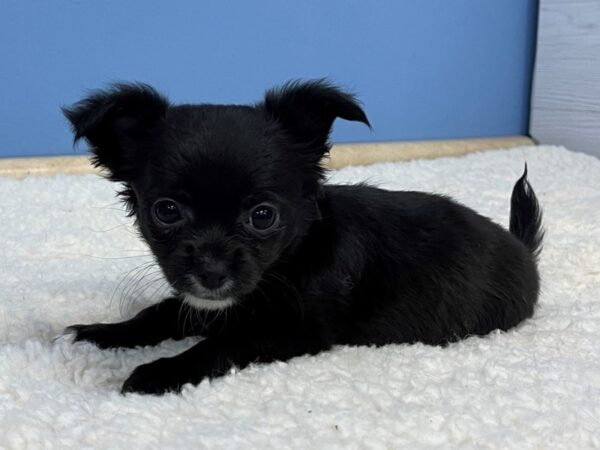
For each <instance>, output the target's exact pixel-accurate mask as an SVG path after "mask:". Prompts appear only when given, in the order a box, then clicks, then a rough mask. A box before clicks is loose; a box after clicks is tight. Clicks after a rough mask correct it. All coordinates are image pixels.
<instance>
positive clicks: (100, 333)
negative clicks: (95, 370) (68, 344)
mask: <svg viewBox="0 0 600 450" xmlns="http://www.w3.org/2000/svg"><path fill="white" fill-rule="evenodd" d="M62 336H65V337H71V340H72V341H73V342H79V341H86V342H91V343H92V344H95V345H96V346H98V347H100V348H113V347H126V346H128V345H127V343H126V342H125V341H124V340H123V337H122V333H121V330H120V329H119V327H118V324H105V323H94V324H90V325H71V326H70V327H67V328H65V331H64V332H63V334H62Z"/></svg>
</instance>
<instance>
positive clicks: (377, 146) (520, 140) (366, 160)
mask: <svg viewBox="0 0 600 450" xmlns="http://www.w3.org/2000/svg"><path fill="white" fill-rule="evenodd" d="M527 145H534V142H533V141H532V140H531V139H530V138H529V137H526V136H509V137H498V138H481V139H453V140H439V141H398V142H375V143H366V144H338V145H334V146H333V148H332V150H331V154H330V156H329V158H328V159H327V160H326V166H327V167H328V168H332V169H339V168H341V167H345V166H350V165H366V164H374V163H378V162H385V161H407V160H411V159H419V158H427V159H430V158H439V157H444V156H457V155H464V154H466V153H471V152H477V151H482V150H493V149H500V148H509V147H519V146H527ZM98 172H99V170H98V169H95V168H93V167H92V165H91V164H90V160H89V156H87V155H83V156H82V155H77V156H48V157H40V158H10V159H0V176H10V177H15V178H24V177H27V176H38V175H55V174H59V173H62V174H86V173H98Z"/></svg>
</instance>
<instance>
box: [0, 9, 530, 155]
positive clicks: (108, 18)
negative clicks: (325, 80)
mask: <svg viewBox="0 0 600 450" xmlns="http://www.w3.org/2000/svg"><path fill="white" fill-rule="evenodd" d="M536 14H537V5H536V1H535V0H494V1H492V0H411V1H408V0H407V1H400V0H386V1H383V0H382V1H373V2H370V1H366V0H362V1H349V0H345V1H342V0H339V1H327V0H303V1H294V2H289V1H288V2H286V1H281V0H254V1H218V0H214V1H213V0H210V1H194V0H186V1H183V0H180V1H173V2H167V1H162V2H158V1H151V0H147V1H141V0H129V1H126V0H102V1H92V0H90V1H83V0H77V1H67V0H64V1H48V0H1V3H0V156H9V155H44V154H61V153H66V154H69V153H72V152H73V150H72V147H71V136H70V134H69V132H68V127H67V125H66V122H65V120H64V119H63V118H62V116H61V114H60V111H59V106H60V105H64V104H70V103H72V102H74V101H76V100H77V99H79V98H80V97H81V96H82V94H84V92H85V90H86V89H89V88H97V87H102V86H104V85H105V84H106V83H107V82H108V81H115V80H141V81H145V82H148V83H151V84H153V85H155V86H156V87H157V88H159V90H161V91H163V92H164V93H166V94H167V95H168V96H170V97H171V99H172V100H173V101H175V102H220V103H227V102H236V103H244V102H254V101H256V100H258V99H260V97H261V96H262V93H263V92H264V90H265V89H266V88H268V87H270V86H272V85H274V84H279V83H281V82H283V81H286V80H288V79H290V78H300V77H301V78H314V77H323V76H327V77H331V78H332V79H334V80H336V81H337V82H339V83H340V84H342V85H343V86H345V87H347V88H350V89H352V90H354V91H355V92H357V93H358V94H359V97H360V99H361V100H362V101H363V103H364V104H365V107H366V109H367V113H368V115H369V118H370V120H371V123H372V124H373V128H374V129H373V132H369V130H368V129H366V128H365V127H362V126H360V125H357V124H348V123H342V122H341V121H340V122H338V123H337V124H336V126H335V132H334V136H333V137H334V140H335V141H338V142H340V141H343V142H349V141H384V140H396V139H434V138H450V137H473V136H490V135H510V134H526V133H527V129H528V115H529V90H530V77H531V69H532V62H533V52H534V40H535V23H536Z"/></svg>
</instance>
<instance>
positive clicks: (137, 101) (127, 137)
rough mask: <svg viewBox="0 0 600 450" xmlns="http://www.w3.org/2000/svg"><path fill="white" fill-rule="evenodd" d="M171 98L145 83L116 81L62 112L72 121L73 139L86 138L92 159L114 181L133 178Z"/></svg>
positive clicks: (144, 158) (144, 157) (145, 156)
mask: <svg viewBox="0 0 600 450" xmlns="http://www.w3.org/2000/svg"><path fill="white" fill-rule="evenodd" d="M168 107H169V103H168V101H167V100H166V99H165V98H164V97H162V96H161V95H160V94H158V92H156V91H155V90H154V89H153V88H151V87H150V86H148V85H145V84H141V83H140V84H137V83H135V84H115V85H113V86H112V87H111V88H110V89H107V90H100V91H96V92H94V93H93V94H92V95H90V96H89V97H87V98H84V99H83V100H81V101H79V102H78V103H75V104H74V105H73V106H71V107H68V108H62V111H63V114H64V115H65V117H66V118H67V119H68V120H69V121H70V122H71V126H72V129H73V133H74V135H75V139H74V142H77V141H78V140H79V139H81V138H84V139H85V140H86V141H87V142H88V144H89V145H90V147H91V148H90V150H91V151H92V153H93V154H94V158H93V160H92V161H93V163H94V165H95V166H101V167H104V168H106V169H108V170H109V177H110V178H111V179H112V180H115V181H131V179H132V178H133V177H134V176H135V173H136V172H137V171H138V170H139V169H140V163H141V162H142V161H144V160H146V158H147V157H148V155H146V154H144V152H147V151H148V150H149V147H150V146H151V145H150V144H151V143H150V142H147V141H148V140H150V139H151V138H150V136H151V135H152V130H153V129H154V128H155V127H156V126H157V125H158V124H159V122H160V121H161V120H162V119H163V118H164V116H165V113H166V111H167V108H168Z"/></svg>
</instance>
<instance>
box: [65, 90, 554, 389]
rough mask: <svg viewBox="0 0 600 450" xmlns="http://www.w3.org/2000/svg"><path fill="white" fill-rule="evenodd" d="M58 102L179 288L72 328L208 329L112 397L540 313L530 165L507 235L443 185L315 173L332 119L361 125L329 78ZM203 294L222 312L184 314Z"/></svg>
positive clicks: (438, 337)
mask: <svg viewBox="0 0 600 450" xmlns="http://www.w3.org/2000/svg"><path fill="white" fill-rule="evenodd" d="M65 114H66V116H67V118H68V119H69V120H70V121H71V123H72V126H73V130H74V132H75V139H76V140H77V139H79V138H85V139H86V140H87V141H88V142H89V144H90V146H91V149H92V152H93V154H94V156H95V161H96V163H97V164H98V165H99V166H102V167H104V168H106V169H107V170H108V176H109V177H110V178H111V179H112V180H115V181H119V182H122V183H123V184H124V191H123V192H124V196H125V200H126V202H127V204H128V207H129V208H130V210H131V212H132V214H134V215H135V217H136V220H137V224H138V226H139V228H140V231H141V233H142V235H143V237H144V238H145V239H146V241H147V242H148V244H149V246H150V248H151V249H152V251H153V253H154V255H155V256H156V259H157V261H158V263H159V264H160V266H161V268H162V270H163V272H164V274H165V276H166V277H167V279H168V280H169V282H170V283H171V285H172V286H173V289H174V294H173V296H172V297H171V298H168V299H166V300H164V301H163V302H161V303H160V304H158V305H156V306H152V307H150V308H147V309H145V310H143V311H142V312H140V313H139V314H138V315H137V316H136V317H134V318H133V319H131V320H128V321H125V322H121V323H116V324H94V325H77V326H74V327H71V328H70V331H71V332H73V333H75V335H76V336H75V338H76V340H86V341H90V342H94V343H96V344H97V345H98V346H100V347H101V348H109V347H134V346H140V345H153V344H156V343H158V342H160V341H162V340H164V339H168V338H174V339H180V338H183V337H185V336H188V335H202V336H205V337H206V339H205V340H203V341H201V342H200V343H198V344H196V345H195V346H194V347H192V348H191V349H189V350H188V351H186V352H184V353H182V354H180V355H177V356H174V357H172V358H164V359H160V360H158V361H155V362H153V363H150V364H146V365H143V366H140V367H138V368H137V369H136V370H135V371H134V372H133V373H132V375H131V376H130V377H129V379H128V380H127V381H126V382H125V384H124V385H123V392H142V393H162V392H165V391H177V390H179V389H180V388H181V386H182V385H183V384H184V383H188V382H190V383H198V382H200V381H201V380H202V379H203V378H205V377H217V376H221V375H223V374H225V373H227V372H228V371H229V370H230V369H231V367H232V366H237V367H240V368H241V367H244V366H247V365H248V364H250V363H252V362H270V361H274V360H286V359H289V358H292V357H294V356H299V355H304V354H315V353H318V352H321V351H324V350H327V349H329V348H331V347H332V346H333V345H338V344H346V345H384V344H388V343H413V342H424V343H427V344H433V345H443V344H446V343H448V342H451V341H455V340H457V339H460V338H464V337H467V336H470V335H483V334H486V333H489V332H490V331H492V330H495V329H500V330H508V329H509V328H511V327H514V326H515V325H517V324H519V323H520V322H521V321H522V320H524V319H526V318H528V317H530V316H531V315H532V314H533V310H534V305H535V303H536V300H537V297H538V291H539V279H538V273H537V269H536V263H535V260H536V256H537V255H538V253H539V249H540V245H541V239H542V231H541V213H540V209H539V206H538V203H537V200H536V197H535V195H534V193H533V190H532V189H531V186H529V183H528V182H527V179H526V173H524V174H523V176H522V177H521V178H520V179H519V181H518V182H517V184H516V185H515V188H514V191H513V194H512V208H511V219H510V224H511V225H510V230H511V233H512V234H511V233H509V232H507V231H506V230H504V229H503V228H501V227H500V226H498V225H496V224H494V223H492V222H491V221H490V220H488V219H486V218H484V217H482V216H480V215H478V214H477V213H475V212H474V211H472V210H470V209H468V208H466V207H464V206H462V205H459V204H457V203H455V202H454V201H452V200H450V199H448V198H446V197H443V196H438V195H431V194H425V193H420V192H389V191H385V190H381V189H377V188H374V187H369V186H365V185H354V186H333V185H326V184H323V169H322V168H321V166H320V160H321V158H322V157H323V155H324V154H326V153H327V151H328V150H329V142H328V137H329V132H330V128H331V125H332V123H333V121H334V120H335V118H337V117H342V118H345V119H347V120H354V121H359V122H362V123H364V124H367V125H369V122H368V120H367V117H366V115H365V113H364V112H363V110H362V109H361V107H360V106H359V104H358V103H357V102H356V100H355V99H354V97H352V96H351V95H350V94H347V93H345V92H342V91H341V90H339V89H338V88H336V87H335V86H332V85H331V84H329V83H327V82H324V81H311V82H306V83H301V82H293V83H290V84H287V85H285V86H284V87H282V88H280V89H276V90H272V91H269V92H268V93H267V95H266V97H265V100H264V101H263V102H261V103H259V104H257V105H254V106H239V105H179V106H173V105H170V104H169V103H168V101H167V100H166V99H164V98H163V97H161V96H160V95H159V94H158V93H157V92H156V91H154V90H153V89H152V88H150V87H148V86H145V85H141V84H131V85H127V84H120V85H116V86H114V87H113V88H112V89H110V90H107V91H100V92H97V93H95V94H93V95H92V96H91V97H89V98H87V99H85V100H83V101H82V102H80V103H78V104H76V105H74V106H73V107H72V108H68V109H65ZM165 199H166V200H165ZM259 204H260V205H261V206H260V207H259V208H257V209H254V208H255V206H256V205H259ZM265 205H266V206H265ZM169 214H171V216H169ZM173 218H174V219H175V221H174V222H173V221H172V220H173ZM260 220H263V222H262V223H263V224H264V223H267V224H269V228H267V229H265V230H261V229H260V227H262V225H260V224H261V222H260ZM207 286H208V287H207ZM186 295H187V296H186ZM184 299H185V300H186V301H183V300H184ZM192 305H196V306H192ZM213 305H214V306H215V307H216V306H221V307H227V310H226V313H224V312H223V311H220V310H212V309H196V311H193V312H194V314H192V315H191V316H192V317H195V318H196V319H197V320H195V321H194V322H193V323H191V324H190V323H189V322H188V323H187V326H186V325H185V324H184V322H183V318H185V317H187V316H188V314H187V312H188V310H189V308H196V307H197V306H199V307H201V308H210V307H212V306H213Z"/></svg>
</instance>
